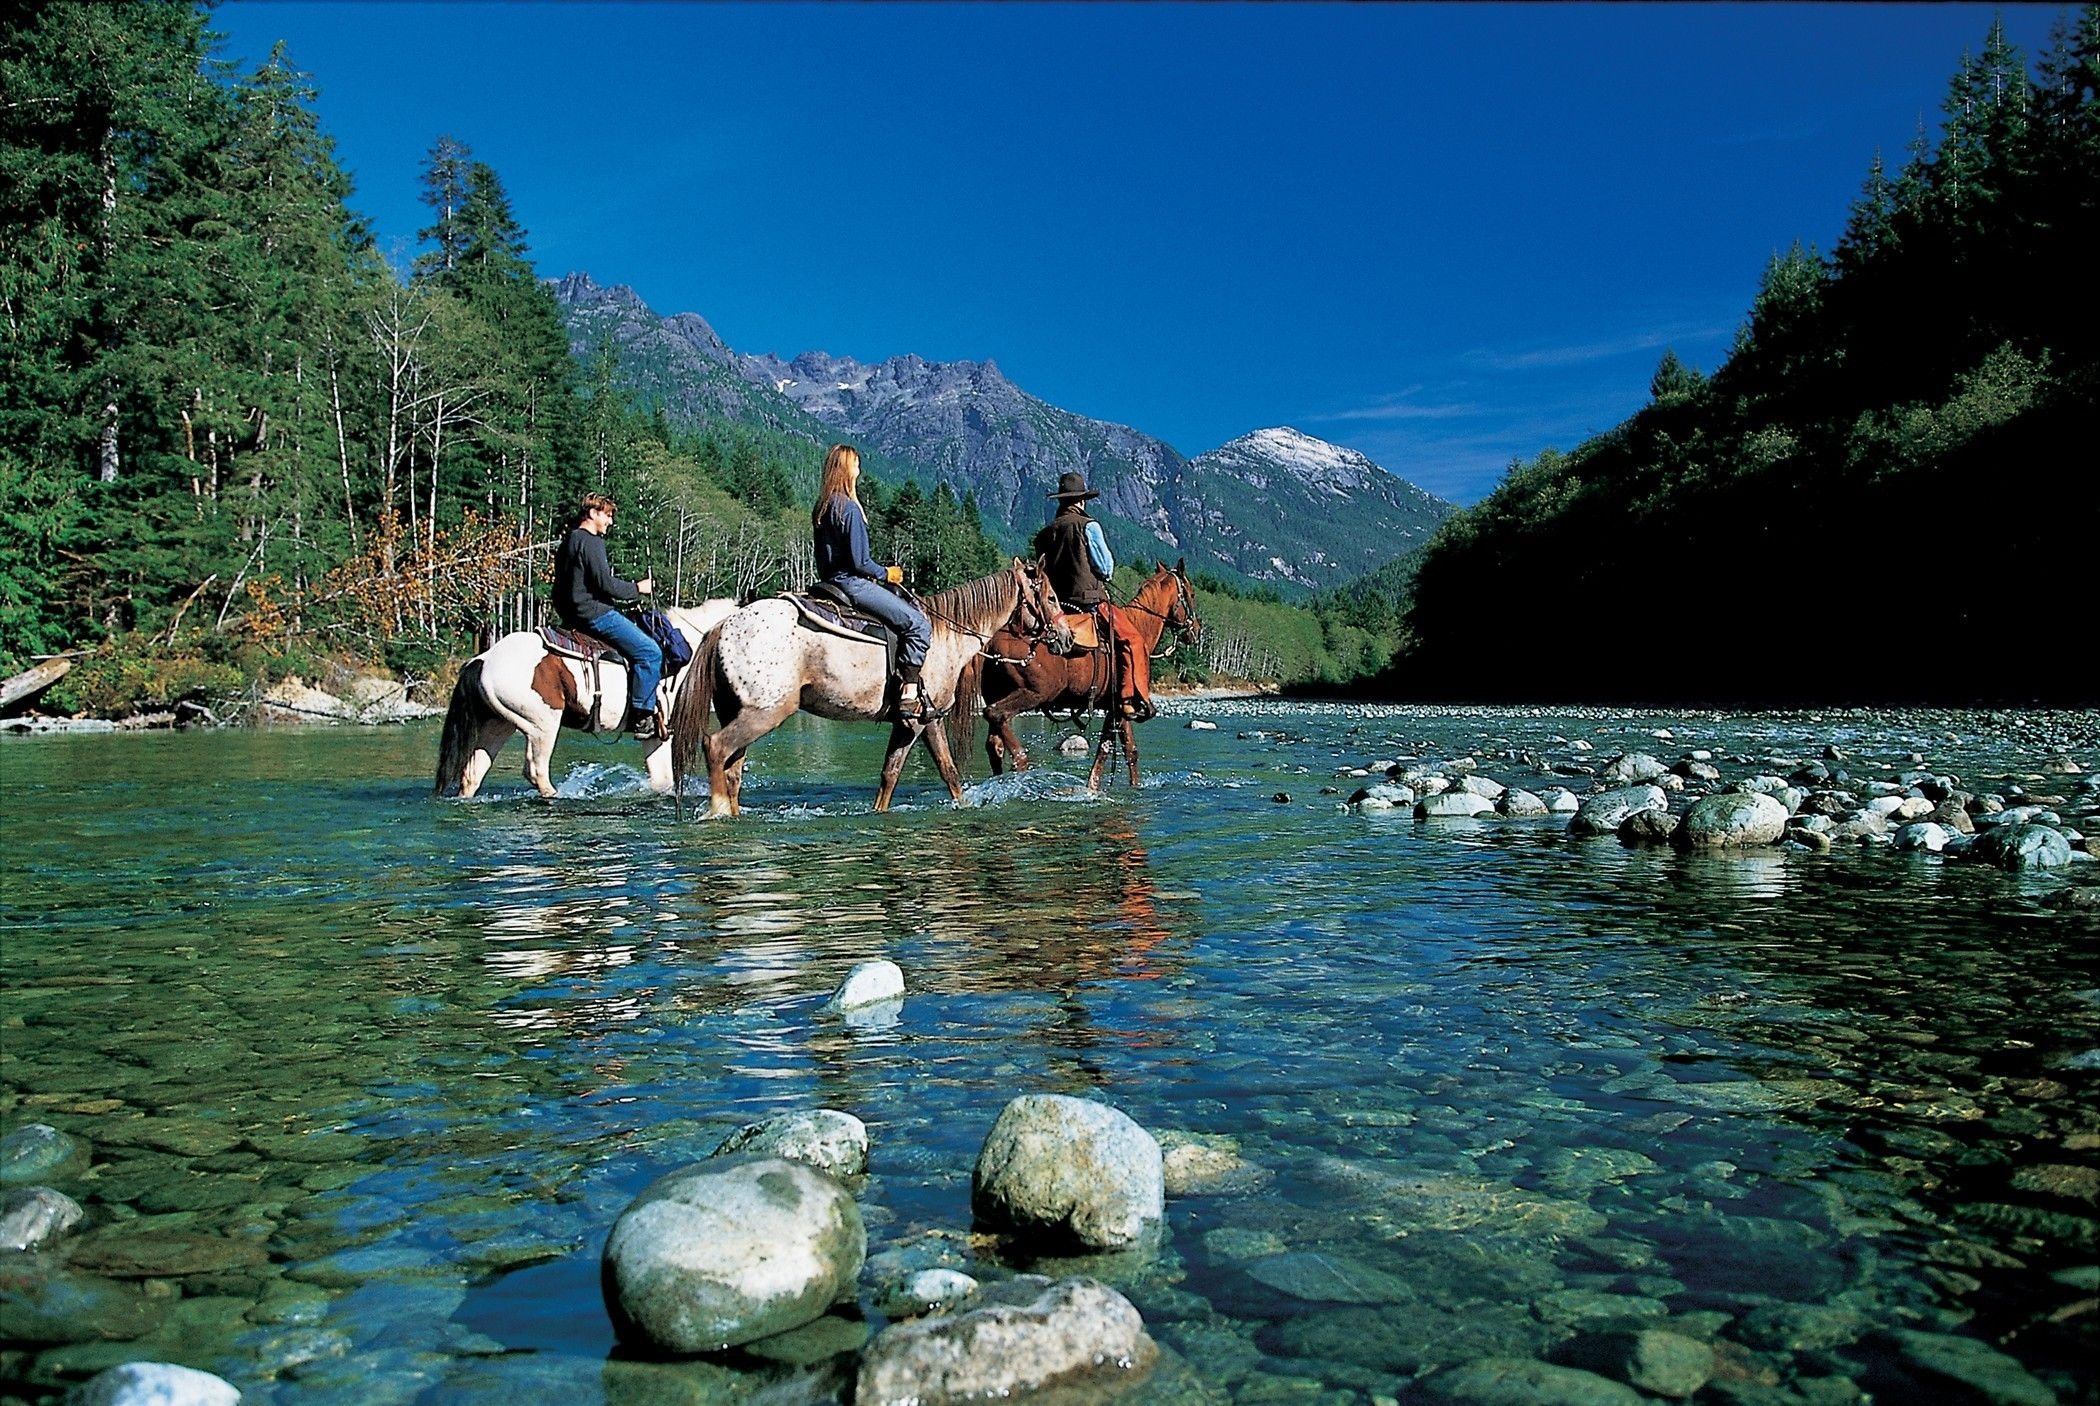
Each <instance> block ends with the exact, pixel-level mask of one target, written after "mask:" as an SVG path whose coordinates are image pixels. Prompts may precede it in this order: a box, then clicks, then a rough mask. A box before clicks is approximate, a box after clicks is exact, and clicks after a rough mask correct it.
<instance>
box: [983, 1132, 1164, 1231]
mask: <svg viewBox="0 0 2100 1406" xmlns="http://www.w3.org/2000/svg"><path fill="white" fill-rule="evenodd" d="M970 1205H971V1209H972V1210H973V1211H974V1212H975V1213H976V1215H977V1218H978V1219H979V1220H981V1221H984V1222H986V1223H987V1224H989V1225H992V1226H994V1227H1000V1228H1004V1229H1009V1230H1013V1231H1016V1232H1019V1233H1021V1234H1022V1235H1023V1236H1030V1237H1037V1238H1041V1239H1046V1240H1050V1241H1067V1242H1076V1243H1077V1244H1079V1245H1081V1246H1083V1247H1085V1248H1088V1249H1096V1250H1109V1249H1115V1248H1117V1247H1118V1246H1122V1245H1128V1244H1132V1243H1134V1242H1136V1241H1137V1240H1139V1239H1140V1238H1141V1237H1143V1236H1144V1235H1145V1234H1146V1232H1147V1231H1148V1229H1150V1228H1151V1227H1153V1226H1156V1225H1157V1224H1158V1223H1159V1222H1160V1221H1162V1220H1163V1219H1164V1218H1165V1216H1166V1171H1165V1159H1164V1154H1162V1153H1161V1151H1160V1147H1159V1143H1158V1141H1157V1140H1155V1139H1154V1138H1153V1136H1152V1134H1150V1133H1148V1132H1146V1131H1145V1130H1144V1129H1143V1128H1141V1127H1139V1126H1138V1125H1137V1124H1136V1123H1134V1122H1132V1121H1131V1119H1130V1118H1129V1116H1128V1115H1126V1114H1124V1113H1122V1112H1121V1111H1119V1110H1117V1109H1114V1108H1110V1107H1109V1106H1108V1105H1107V1104H1105V1103H1095V1102H1093V1101H1092V1100H1090V1099H1079V1098H1070V1097H1067V1096H1066V1095H1063V1094H1024V1095H1022V1096H1021V1097H1019V1098H1017V1099H1015V1100H1013V1101H1012V1102H1011V1103H1009V1104H1007V1105H1006V1107H1005V1108H1004V1109H1002V1110H1001V1111H1000V1114H999V1117H998V1119H997V1121H995V1122H994V1123H993V1124H992V1129H991V1132H990V1133H988V1134H986V1136H985V1140H984V1147H983V1148H982V1149H981V1150H980V1151H979V1152H978V1154H977V1166H976V1169H975V1171H974V1172H973V1173H972V1176H971V1189H970Z"/></svg>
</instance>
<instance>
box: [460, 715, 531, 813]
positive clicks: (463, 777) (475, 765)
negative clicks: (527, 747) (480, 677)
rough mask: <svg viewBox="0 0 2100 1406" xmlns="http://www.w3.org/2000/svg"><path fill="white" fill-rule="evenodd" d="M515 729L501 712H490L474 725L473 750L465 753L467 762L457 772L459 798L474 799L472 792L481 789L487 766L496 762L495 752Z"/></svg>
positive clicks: (500, 749)
mask: <svg viewBox="0 0 2100 1406" xmlns="http://www.w3.org/2000/svg"><path fill="white" fill-rule="evenodd" d="M517 730H518V729H517V728H516V727H514V726H512V724H511V721H510V719H508V718H506V717H504V716H503V715H502V714H501V713H491V714H490V715H489V716H487V717H485V718H483V719H482V720H481V721H480V723H479V724H478V725H477V726H476V727H475V729H474V741H473V744H472V746H473V750H472V751H470V752H468V753H467V764H466V766H465V767H464V768H462V769H461V771H460V774H459V798H460V799H461V800H463V801H470V800H472V799H474V793H475V792H476V791H479V790H480V789H481V783H482V782H483V781H484V780H485V779H486V778H487V777H488V774H489V768H490V767H492V766H494V765H495V764H496V754H497V753H498V752H500V751H502V750H503V744H504V743H506V742H508V741H510V735H511V734H512V733H514V732H516V731H517Z"/></svg>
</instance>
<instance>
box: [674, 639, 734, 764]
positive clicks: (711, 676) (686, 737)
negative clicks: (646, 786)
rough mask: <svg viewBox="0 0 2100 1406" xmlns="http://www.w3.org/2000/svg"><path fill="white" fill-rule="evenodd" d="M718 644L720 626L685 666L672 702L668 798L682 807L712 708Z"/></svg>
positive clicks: (701, 644)
mask: <svg viewBox="0 0 2100 1406" xmlns="http://www.w3.org/2000/svg"><path fill="white" fill-rule="evenodd" d="M721 642H722V627H721V626H720V625H716V626H715V627H714V628H713V629H712V630H709V631H708V632H707V633H706V634H705V635H704V636H702V637H701V640H700V644H699V646H698V647H697V648H695V649H694V650H693V662H692V663H690V664H688V665H686V666H685V684H684V686H683V687H681V688H680V689H679V690H678V696H677V697H676V698H674V699H673V700H672V701H671V795H672V796H673V798H675V799H677V800H678V801H680V802H681V803H682V801H683V798H684V796H685V774H686V771H687V769H689V768H690V767H691V766H692V764H693V750H694V749H695V748H696V747H698V746H699V745H700V739H701V738H702V737H704V736H706V735H707V715H708V713H709V712H711V711H712V710H713V709H714V706H715V655H716V652H717V649H718V647H719V646H720V644H721Z"/></svg>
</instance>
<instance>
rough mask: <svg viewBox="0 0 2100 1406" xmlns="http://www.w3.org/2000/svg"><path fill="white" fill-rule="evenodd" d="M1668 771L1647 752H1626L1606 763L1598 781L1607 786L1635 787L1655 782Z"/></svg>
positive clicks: (1598, 776) (1598, 774)
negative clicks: (1645, 782)
mask: <svg viewBox="0 0 2100 1406" xmlns="http://www.w3.org/2000/svg"><path fill="white" fill-rule="evenodd" d="M1668 771H1669V768H1668V767H1666V766H1664V765H1663V764H1662V762H1661V761H1659V760H1658V759H1656V758H1655V757H1651V756H1649V755H1648V754H1647V753H1646V752H1625V753H1622V754H1620V755H1619V756H1616V757H1613V758H1612V759H1611V760H1610V761H1608V762H1606V763H1605V764H1604V769H1603V770H1602V771H1600V772H1598V773H1597V779H1598V780H1599V781H1601V782H1603V783H1604V784H1605V785H1606V786H1633V785H1638V784H1639V783H1640V782H1643V781H1653V780H1654V779H1655V778H1656V777H1658V776H1661V775H1663V774H1665V773H1666V772H1668Z"/></svg>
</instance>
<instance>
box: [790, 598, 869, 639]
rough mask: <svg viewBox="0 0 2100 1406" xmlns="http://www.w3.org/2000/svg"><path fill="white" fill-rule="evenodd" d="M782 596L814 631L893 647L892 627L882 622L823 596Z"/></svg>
mask: <svg viewBox="0 0 2100 1406" xmlns="http://www.w3.org/2000/svg"><path fill="white" fill-rule="evenodd" d="M782 596H783V598H785V599H787V600H789V601H792V602H793V603H794V606H795V613H796V614H798V615H800V616H801V617H802V621H803V623H804V624H806V625H808V626H810V628H812V629H817V630H823V631H824V632H825V633H827V634H833V635H844V636H845V637H846V638H847V639H851V640H864V641H866V642H867V643H869V644H890V643H893V642H894V641H895V639H896V635H895V634H894V633H893V632H892V631H891V629H890V627H889V626H887V625H885V624H883V623H882V622H881V621H880V620H877V619H875V618H874V617H872V616H868V615H863V614H861V613H860V612H859V611H857V610H854V609H853V608H852V607H850V606H846V605H842V604H840V603H839V602H837V601H834V600H831V599H828V598H826V597H824V596H816V595H808V596H805V595H798V594H796V593H795V592H793V591H785V592H782Z"/></svg>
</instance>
